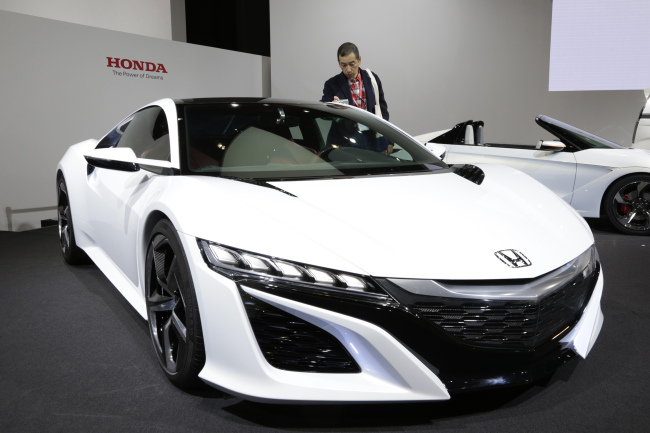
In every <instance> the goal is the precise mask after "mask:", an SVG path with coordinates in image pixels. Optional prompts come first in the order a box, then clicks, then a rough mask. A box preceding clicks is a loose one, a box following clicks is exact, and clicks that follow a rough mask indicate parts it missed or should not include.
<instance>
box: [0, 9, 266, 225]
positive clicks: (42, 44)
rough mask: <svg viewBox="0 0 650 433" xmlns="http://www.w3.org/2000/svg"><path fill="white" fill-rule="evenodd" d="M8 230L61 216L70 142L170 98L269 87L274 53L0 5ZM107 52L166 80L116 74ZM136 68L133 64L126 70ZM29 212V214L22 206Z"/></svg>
mask: <svg viewBox="0 0 650 433" xmlns="http://www.w3.org/2000/svg"><path fill="white" fill-rule="evenodd" d="M0 40H2V43H1V44H0V59H2V61H1V62H0V94H1V95H2V104H0V149H1V152H2V157H1V158H0V212H1V213H0V230H7V229H8V222H9V221H8V216H7V212H6V209H7V208H11V209H12V211H13V212H15V211H16V210H18V211H19V212H18V213H12V214H11V220H12V229H13V230H25V229H30V228H35V227H40V220H41V219H47V218H55V217H56V212H55V211H53V210H47V211H33V209H39V208H43V207H51V206H55V205H56V197H55V185H54V184H55V182H54V181H55V170H56V164H57V162H58V160H59V159H60V158H61V156H63V153H64V152H65V150H66V149H67V148H68V146H70V145H71V144H74V143H76V142H79V141H82V140H85V139H88V138H100V137H101V136H102V135H103V134H105V133H106V132H107V131H108V130H109V129H110V128H112V127H113V126H114V125H115V124H117V123H118V122H119V121H120V120H122V118H123V117H124V116H126V115H127V114H129V113H130V112H132V111H134V110H136V109H138V108H139V107H141V106H142V105H144V104H146V103H149V102H151V101H154V100H157V99H160V98H163V97H172V98H183V97H209V96H251V97H261V96H264V95H265V94H267V96H268V93H269V91H268V87H267V86H268V82H265V80H264V79H263V77H264V75H265V72H264V71H265V70H266V69H265V68H267V66H265V65H266V64H267V63H268V58H264V57H261V56H256V55H252V54H244V53H237V52H234V51H227V50H220V49H217V48H209V47H203V46H198V45H190V44H185V43H181V42H174V41H169V40H163V39H157V38H151V37H145V36H138V35H133V34H128V33H123V32H116V31H110V30H103V29H96V28H92V27H87V26H82V25H77V24H70V23H66V22H62V21H55V20H50V19H44V18H37V17H33V16H29V15H23V14H17V13H12V12H6V11H0ZM107 57H113V58H120V59H129V60H138V61H147V62H152V63H156V64H158V63H161V64H162V65H163V66H164V68H165V70H166V71H167V73H166V74H164V73H151V74H150V75H153V76H158V77H162V80H160V79H150V78H146V77H144V78H140V75H139V74H138V76H136V77H129V76H126V75H124V74H123V75H118V74H116V72H124V70H123V69H117V68H114V67H108V66H107V65H108V60H107V59H106V58H107ZM127 72H130V73H134V72H135V71H127ZM23 211H24V212H23Z"/></svg>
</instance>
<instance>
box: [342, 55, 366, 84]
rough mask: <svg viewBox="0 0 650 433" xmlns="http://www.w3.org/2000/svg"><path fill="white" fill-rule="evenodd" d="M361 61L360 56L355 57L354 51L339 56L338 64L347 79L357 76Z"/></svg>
mask: <svg viewBox="0 0 650 433" xmlns="http://www.w3.org/2000/svg"><path fill="white" fill-rule="evenodd" d="M360 63H361V56H359V58H358V59H357V56H355V55H354V53H350V54H348V55H347V56H339V66H340V67H341V70H342V71H343V73H344V74H345V76H346V77H347V79H348V80H351V79H353V78H356V77H357V74H358V73H359V64H360Z"/></svg>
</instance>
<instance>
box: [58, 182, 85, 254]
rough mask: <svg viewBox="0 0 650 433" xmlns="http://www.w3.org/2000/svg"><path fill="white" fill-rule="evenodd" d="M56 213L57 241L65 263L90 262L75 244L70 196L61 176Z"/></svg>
mask: <svg viewBox="0 0 650 433" xmlns="http://www.w3.org/2000/svg"><path fill="white" fill-rule="evenodd" d="M57 213H58V221H59V224H58V225H59V242H60V243H61V253H62V254H63V259H64V260H65V261H66V263H68V264H70V265H83V264H87V263H90V262H91V260H90V258H88V256H87V255H86V253H85V252H84V250H82V249H81V248H79V247H78V246H77V242H76V239H75V235H74V226H73V224H72V210H71V209H70V197H69V196H68V186H67V185H66V183H65V179H64V178H63V177H61V178H60V179H59V182H58V187H57Z"/></svg>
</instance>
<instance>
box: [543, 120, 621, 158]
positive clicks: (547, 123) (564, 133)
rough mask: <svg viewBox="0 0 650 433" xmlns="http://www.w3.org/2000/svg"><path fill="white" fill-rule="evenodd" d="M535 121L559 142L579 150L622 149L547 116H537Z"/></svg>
mask: <svg viewBox="0 0 650 433" xmlns="http://www.w3.org/2000/svg"><path fill="white" fill-rule="evenodd" d="M535 121H536V122H537V123H538V124H539V125H540V126H541V127H542V128H544V129H546V130H547V131H548V132H550V133H551V134H553V135H555V136H556V137H557V138H558V139H560V141H562V142H564V143H565V144H567V142H568V143H569V144H572V145H574V146H576V147H577V148H578V149H580V150H585V149H622V148H623V146H620V145H618V144H616V143H612V142H611V141H609V140H605V139H604V138H602V137H598V136H597V135H594V134H590V133H589V132H587V131H583V130H582V129H578V128H576V127H575V126H571V125H567V124H566V123H563V122H560V121H559V120H555V119H553V118H552V117H548V116H537V118H536V119H535Z"/></svg>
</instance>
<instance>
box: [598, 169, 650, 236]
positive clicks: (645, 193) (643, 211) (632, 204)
mask: <svg viewBox="0 0 650 433" xmlns="http://www.w3.org/2000/svg"><path fill="white" fill-rule="evenodd" d="M603 201H604V206H605V212H606V215H607V219H608V220H609V221H610V223H611V224H612V225H613V226H614V227H615V228H616V229H617V230H619V231H621V232H623V233H627V234H630V235H650V175H647V174H637V175H633V176H629V177H625V178H623V179H619V180H618V181H616V182H614V183H613V184H612V186H611V187H610V188H609V190H608V191H607V193H606V194H605V197H604V198H603Z"/></svg>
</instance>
